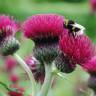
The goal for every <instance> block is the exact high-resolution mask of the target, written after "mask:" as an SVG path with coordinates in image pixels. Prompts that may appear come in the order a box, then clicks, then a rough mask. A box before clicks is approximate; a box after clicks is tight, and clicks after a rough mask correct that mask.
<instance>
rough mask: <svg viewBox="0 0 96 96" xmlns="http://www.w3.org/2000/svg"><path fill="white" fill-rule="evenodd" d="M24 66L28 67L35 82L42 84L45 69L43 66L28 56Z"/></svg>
mask: <svg viewBox="0 0 96 96" xmlns="http://www.w3.org/2000/svg"><path fill="white" fill-rule="evenodd" d="M25 62H26V64H27V65H28V66H29V67H30V69H31V71H32V73H33V75H34V78H35V80H36V81H37V82H40V83H43V81H44V77H45V69H44V65H42V64H40V63H39V61H38V60H36V58H35V57H33V56H32V55H31V56H28V57H27V58H26V59H25Z"/></svg>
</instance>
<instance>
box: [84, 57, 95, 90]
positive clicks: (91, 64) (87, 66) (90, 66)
mask: <svg viewBox="0 0 96 96" xmlns="http://www.w3.org/2000/svg"><path fill="white" fill-rule="evenodd" d="M82 67H83V68H84V70H85V71H87V72H88V73H89V74H90V77H89V80H88V86H89V88H91V89H93V91H94V92H96V56H94V57H92V58H91V59H90V60H88V61H87V62H86V63H84V64H83V66H82Z"/></svg>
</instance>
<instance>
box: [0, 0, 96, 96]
mask: <svg viewBox="0 0 96 96" xmlns="http://www.w3.org/2000/svg"><path fill="white" fill-rule="evenodd" d="M41 13H56V14H60V15H63V16H64V17H65V18H68V19H72V20H74V21H76V22H78V23H79V24H81V25H83V26H85V27H86V32H85V33H86V34H87V35H88V36H89V37H90V38H91V39H92V40H93V42H94V43H95V41H96V16H93V15H92V14H91V12H90V5H89V1H88V0H0V14H6V15H10V16H14V18H15V19H16V20H17V21H20V22H21V23H22V22H23V21H24V20H26V19H27V18H28V17H29V16H31V15H33V14H41ZM17 35H18V39H20V38H21V33H18V34H17ZM20 40H21V39H20ZM32 47H33V43H32V41H30V40H27V39H25V40H21V49H20V50H19V51H18V53H19V55H20V56H21V57H24V56H25V55H26V54H29V53H30V52H31V51H32ZM22 49H23V50H22ZM64 76H65V78H61V77H58V78H57V83H56V85H55V86H54V88H53V89H52V90H51V91H53V92H50V94H51V95H50V94H49V96H88V92H87V91H86V88H85V86H83V85H84V84H85V83H84V82H86V81H87V78H88V74H87V73H85V72H84V71H83V70H82V69H81V68H80V67H77V69H76V70H75V71H74V72H73V73H71V74H69V75H66V74H64ZM5 78H6V76H5V77H4V75H3V74H0V81H1V80H3V81H5V82H6V80H5ZM83 83H84V84H83ZM24 84H25V82H24ZM23 86H24V85H23ZM25 86H26V84H25ZM78 86H81V89H82V88H83V87H84V88H85V91H84V90H83V91H82V90H81V89H80V88H79V87H78ZM1 89H2V87H1V86H0V96H3V95H2V92H1V91H2V90H1ZM77 89H78V91H77ZM29 91H30V90H29ZM78 92H80V94H81V95H80V94H78ZM82 93H83V95H82Z"/></svg>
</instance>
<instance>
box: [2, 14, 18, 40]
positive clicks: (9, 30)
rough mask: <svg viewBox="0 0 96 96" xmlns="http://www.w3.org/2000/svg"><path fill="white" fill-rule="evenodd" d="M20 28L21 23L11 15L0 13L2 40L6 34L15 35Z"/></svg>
mask: <svg viewBox="0 0 96 96" xmlns="http://www.w3.org/2000/svg"><path fill="white" fill-rule="evenodd" d="M18 29H19V25H18V24H17V23H16V22H15V21H14V20H13V18H10V17H9V16H5V15H0V40H2V39H3V38H5V37H6V36H10V35H11V36H13V35H14V34H15V33H16V32H17V31H18Z"/></svg>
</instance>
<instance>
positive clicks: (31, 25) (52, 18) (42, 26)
mask: <svg viewBox="0 0 96 96" xmlns="http://www.w3.org/2000/svg"><path fill="white" fill-rule="evenodd" d="M63 19H64V18H63V17H62V16H59V15H56V14H38V15H33V16H32V17H30V18H28V19H27V20H26V21H25V22H24V24H23V30H24V35H25V36H26V37H27V38H30V39H33V40H36V39H40V40H41V39H43V38H46V39H47V38H48V37H51V38H52V37H53V38H54V37H58V35H60V34H61V32H62V31H63Z"/></svg>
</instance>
